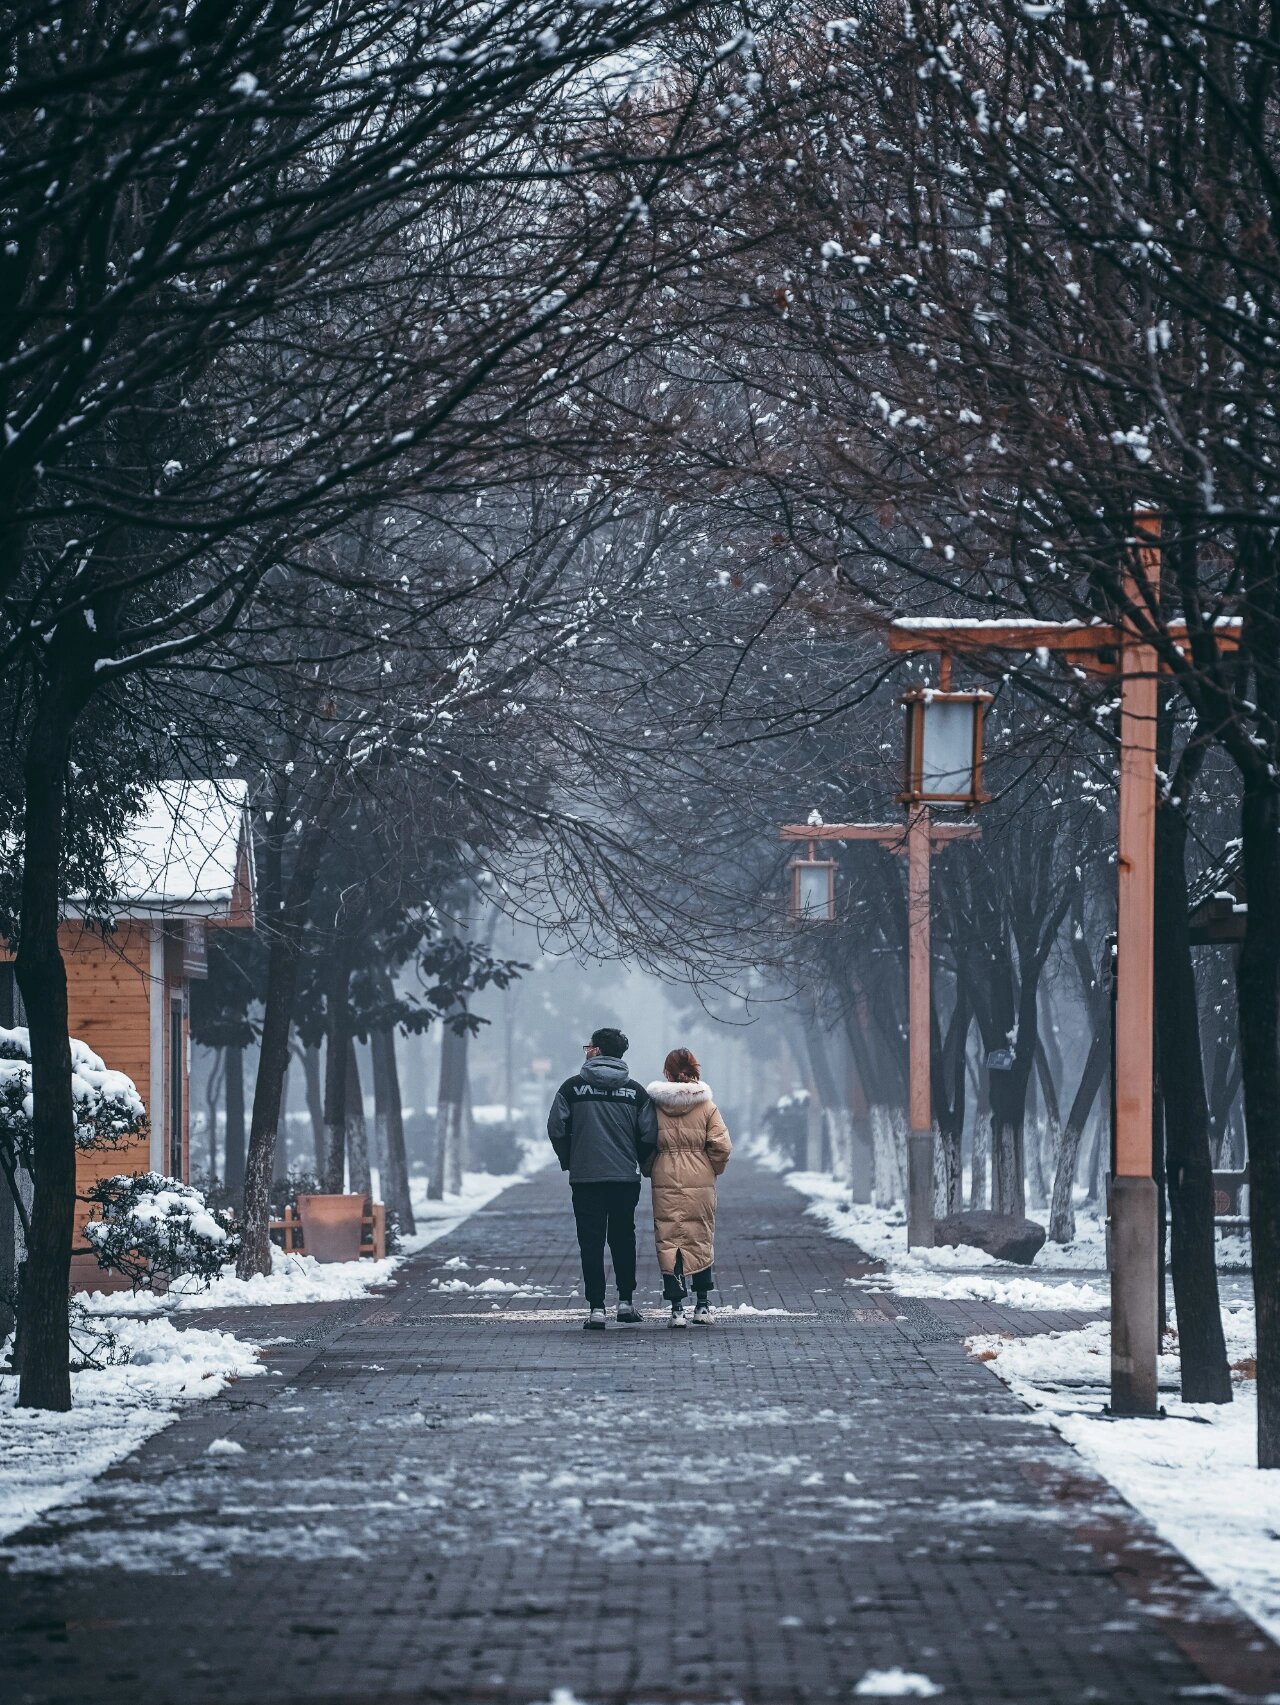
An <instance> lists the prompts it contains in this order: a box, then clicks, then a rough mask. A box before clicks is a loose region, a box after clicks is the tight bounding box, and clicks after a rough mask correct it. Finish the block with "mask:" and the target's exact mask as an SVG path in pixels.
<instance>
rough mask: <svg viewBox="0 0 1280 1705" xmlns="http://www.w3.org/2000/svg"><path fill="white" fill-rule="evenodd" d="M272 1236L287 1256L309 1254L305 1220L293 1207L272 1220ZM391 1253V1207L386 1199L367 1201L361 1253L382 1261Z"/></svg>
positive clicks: (362, 1227) (361, 1234)
mask: <svg viewBox="0 0 1280 1705" xmlns="http://www.w3.org/2000/svg"><path fill="white" fill-rule="evenodd" d="M271 1235H272V1237H273V1238H274V1239H275V1241H276V1242H277V1243H278V1244H279V1245H280V1247H281V1248H282V1249H283V1250H284V1252H285V1253H286V1255H305V1254H306V1249H305V1247H304V1243H303V1237H302V1220H301V1218H300V1216H299V1215H298V1214H295V1213H294V1211H293V1209H292V1208H286V1209H285V1211H284V1218H283V1219H278V1220H272V1222H271ZM386 1253H387V1209H386V1204H385V1203H383V1202H368V1201H366V1202H365V1209H364V1220H363V1222H362V1224H361V1227H360V1254H361V1256H362V1257H363V1256H366V1255H367V1256H369V1257H370V1258H371V1259H372V1260H374V1261H381V1260H382V1258H383V1256H384V1255H385V1254H386Z"/></svg>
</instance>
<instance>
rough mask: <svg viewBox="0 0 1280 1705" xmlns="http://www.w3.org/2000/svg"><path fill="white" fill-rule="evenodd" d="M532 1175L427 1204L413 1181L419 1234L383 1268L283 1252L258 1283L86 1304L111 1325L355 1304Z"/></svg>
mask: <svg viewBox="0 0 1280 1705" xmlns="http://www.w3.org/2000/svg"><path fill="white" fill-rule="evenodd" d="M527 1176H529V1174H528V1173H512V1174H511V1175H509V1176H500V1175H497V1174H493V1173H488V1172H468V1173H466V1174H465V1175H464V1177H463V1180H462V1190H461V1193H460V1194H458V1195H456V1196H446V1197H445V1198H444V1200H443V1201H441V1202H429V1201H428V1200H427V1198H426V1181H425V1180H421V1181H419V1180H415V1181H414V1182H415V1185H416V1186H417V1187H418V1189H419V1190H420V1191H421V1200H419V1199H418V1194H417V1191H415V1195H414V1201H413V1211H414V1215H415V1217H416V1219H417V1222H418V1230H417V1232H416V1233H415V1234H414V1235H413V1236H412V1237H406V1238H404V1239H403V1240H402V1242H403V1248H402V1250H401V1252H400V1254H398V1255H388V1256H387V1257H386V1258H385V1259H384V1260H382V1261H368V1260H364V1261H331V1262H324V1263H321V1262H319V1261H316V1260H315V1259H314V1258H313V1257H312V1256H310V1255H294V1254H288V1255H286V1254H285V1252H284V1250H283V1249H276V1250H274V1251H273V1254H272V1269H271V1272H270V1274H265V1273H259V1274H255V1276H254V1277H253V1278H252V1279H237V1278H236V1276H235V1271H234V1269H233V1268H231V1267H228V1268H226V1269H225V1271H224V1272H223V1274H222V1277H221V1278H220V1279H215V1280H214V1282H213V1284H212V1285H210V1286H209V1287H208V1288H207V1289H205V1288H203V1287H201V1286H200V1285H197V1284H195V1283H193V1282H191V1281H185V1280H181V1279H180V1280H178V1281H177V1282H176V1283H175V1284H174V1285H173V1286H172V1287H171V1288H170V1290H169V1291H168V1293H167V1294H166V1295H163V1296H158V1295H153V1294H152V1293H151V1292H149V1291H139V1292H138V1293H137V1294H136V1295H133V1294H130V1293H129V1292H125V1291H111V1292H103V1291H93V1292H91V1293H90V1294H88V1295H87V1296H84V1297H82V1298H81V1299H80V1300H81V1301H82V1302H83V1303H84V1305H85V1307H86V1308H87V1309H88V1311H89V1312H90V1313H91V1314H94V1315H109V1316H111V1317H112V1318H121V1317H125V1316H141V1315H149V1314H174V1313H185V1312H186V1311H187V1310H188V1309H206V1308H275V1307H279V1306H280V1305H281V1304H284V1303H304V1302H350V1301H353V1300H355V1299H357V1298H359V1297H362V1296H366V1295H367V1294H368V1293H369V1292H370V1291H372V1290H376V1289H377V1288H378V1287H379V1286H380V1285H386V1284H389V1283H390V1282H391V1280H392V1278H393V1275H394V1274H395V1271H396V1268H397V1267H399V1266H400V1265H401V1263H402V1262H403V1261H404V1260H405V1259H406V1258H407V1257H408V1256H410V1255H416V1254H417V1253H418V1251H419V1250H420V1249H425V1248H426V1247H427V1246H428V1244H431V1243H434V1242H435V1241H436V1240H437V1238H441V1237H444V1236H445V1235H446V1234H447V1233H448V1232H451V1231H453V1230H454V1228H455V1227H457V1226H459V1225H461V1224H462V1222H463V1220H465V1219H467V1218H468V1217H469V1216H470V1215H471V1214H474V1213H475V1212H476V1210H477V1209H478V1208H482V1207H484V1206H485V1204H486V1203H487V1202H491V1201H492V1200H493V1198H494V1197H495V1196H497V1195H499V1194H500V1193H501V1192H502V1191H503V1190H506V1189H508V1188H509V1187H510V1186H511V1185H512V1184H519V1183H522V1182H523V1180H524V1179H525V1178H526V1177H527Z"/></svg>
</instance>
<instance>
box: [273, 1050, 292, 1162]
mask: <svg viewBox="0 0 1280 1705" xmlns="http://www.w3.org/2000/svg"><path fill="white" fill-rule="evenodd" d="M292 1059H293V1056H292V1054H286V1055H285V1060H284V1076H283V1078H282V1079H281V1080H280V1116H279V1118H278V1119H277V1120H276V1146H275V1157H274V1159H275V1164H274V1166H273V1167H272V1169H271V1170H272V1178H273V1180H274V1182H275V1183H277V1184H283V1183H284V1182H285V1181H286V1180H287V1178H288V1176H289V1067H290V1065H291V1063H292Z"/></svg>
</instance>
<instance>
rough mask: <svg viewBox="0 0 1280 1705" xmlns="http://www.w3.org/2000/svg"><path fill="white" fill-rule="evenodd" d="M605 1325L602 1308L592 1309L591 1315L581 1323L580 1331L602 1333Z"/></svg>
mask: <svg viewBox="0 0 1280 1705" xmlns="http://www.w3.org/2000/svg"><path fill="white" fill-rule="evenodd" d="M605 1325H606V1321H605V1313H604V1310H603V1309H602V1308H593V1309H592V1310H591V1313H590V1314H589V1315H588V1316H587V1318H586V1319H585V1320H584V1321H583V1322H582V1330H583V1331H584V1332H603V1331H604V1329H605Z"/></svg>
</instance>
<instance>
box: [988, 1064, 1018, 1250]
mask: <svg viewBox="0 0 1280 1705" xmlns="http://www.w3.org/2000/svg"><path fill="white" fill-rule="evenodd" d="M988 1075H989V1077H990V1081H991V1207H992V1210H993V1212H995V1213H997V1214H1016V1215H1018V1216H1019V1217H1021V1216H1022V1215H1023V1214H1025V1213H1026V1183H1025V1178H1024V1173H1023V1166H1024V1160H1023V1149H1022V1142H1023V1128H1022V1127H1023V1108H1024V1106H1025V1104H1026V1088H1027V1073H1026V1071H1025V1069H1023V1070H1020V1069H1019V1067H1018V1065H1017V1063H1016V1062H1015V1063H1014V1065H1013V1066H1012V1067H1011V1069H1010V1070H1008V1071H1003V1072H989V1074H988Z"/></svg>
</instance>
